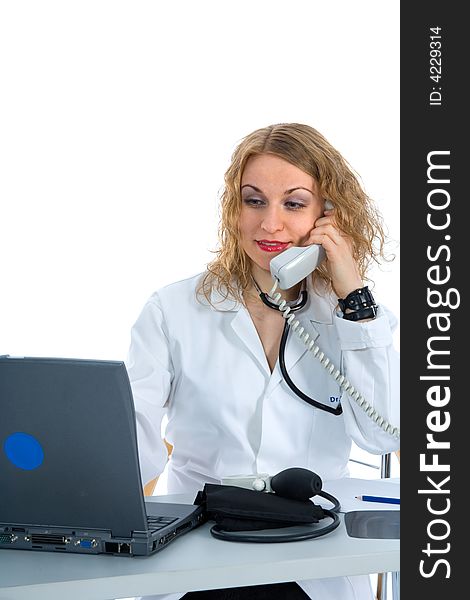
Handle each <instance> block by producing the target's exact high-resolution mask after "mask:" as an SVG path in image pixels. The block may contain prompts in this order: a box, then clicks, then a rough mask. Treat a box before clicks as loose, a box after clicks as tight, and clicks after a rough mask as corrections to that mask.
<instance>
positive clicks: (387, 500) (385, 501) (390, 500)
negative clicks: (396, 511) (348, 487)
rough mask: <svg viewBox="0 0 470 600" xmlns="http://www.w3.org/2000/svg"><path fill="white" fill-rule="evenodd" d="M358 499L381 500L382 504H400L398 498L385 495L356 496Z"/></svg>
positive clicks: (367, 500) (365, 500) (366, 500)
mask: <svg viewBox="0 0 470 600" xmlns="http://www.w3.org/2000/svg"><path fill="white" fill-rule="evenodd" d="M356 498H357V499H358V500H363V501H364V502H382V503H383V504H400V498H386V497H385V496H367V495H362V496H356Z"/></svg>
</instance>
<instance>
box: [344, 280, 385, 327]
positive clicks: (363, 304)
mask: <svg viewBox="0 0 470 600" xmlns="http://www.w3.org/2000/svg"><path fill="white" fill-rule="evenodd" d="M338 304H339V306H340V308H341V310H342V311H343V319H346V320H347V321H362V320H363V319H374V318H375V317H376V316H377V304H376V303H375V300H374V296H372V293H371V291H370V290H369V288H368V286H367V285H366V286H365V287H363V288H358V289H357V290H354V291H352V292H351V293H350V294H348V295H347V296H346V298H344V299H343V298H338ZM347 309H349V310H351V311H353V312H349V313H347V312H346V310H347Z"/></svg>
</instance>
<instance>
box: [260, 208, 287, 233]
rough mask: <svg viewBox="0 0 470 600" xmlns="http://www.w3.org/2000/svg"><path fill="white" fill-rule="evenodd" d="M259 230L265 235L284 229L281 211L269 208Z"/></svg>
mask: <svg viewBox="0 0 470 600" xmlns="http://www.w3.org/2000/svg"><path fill="white" fill-rule="evenodd" d="M261 228H262V229H264V230H265V231H266V232H267V233H275V232H276V231H281V230H282V229H284V221H283V219H282V214H281V210H280V209H279V208H277V207H270V208H268V209H267V211H266V212H265V213H264V215H263V219H262V221H261Z"/></svg>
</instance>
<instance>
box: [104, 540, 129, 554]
mask: <svg viewBox="0 0 470 600" xmlns="http://www.w3.org/2000/svg"><path fill="white" fill-rule="evenodd" d="M104 549H105V552H110V553H112V554H130V553H131V545H130V544H126V543H117V542H105V543H104Z"/></svg>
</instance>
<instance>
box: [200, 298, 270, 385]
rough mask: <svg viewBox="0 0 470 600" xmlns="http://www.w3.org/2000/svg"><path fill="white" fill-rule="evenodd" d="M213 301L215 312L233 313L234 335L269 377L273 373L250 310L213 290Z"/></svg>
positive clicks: (232, 325)
mask: <svg viewBox="0 0 470 600" xmlns="http://www.w3.org/2000/svg"><path fill="white" fill-rule="evenodd" d="M211 300H212V307H213V308H214V309H215V310H221V311H225V312H231V313H233V318H232V321H231V323H230V324H231V327H232V329H233V331H234V333H235V334H236V335H237V336H238V338H239V339H240V341H241V342H242V343H243V344H244V346H245V347H246V348H247V349H248V351H249V352H250V354H251V355H252V356H253V357H254V358H255V360H256V361H257V363H258V364H259V366H260V367H261V369H262V370H263V372H265V373H266V375H267V376H268V377H269V376H270V374H271V371H270V369H269V365H268V360H267V358H266V355H265V353H264V349H263V345H262V343H261V340H260V339H259V335H258V332H257V331H256V327H255V325H254V323H253V321H252V319H251V317H250V313H249V312H248V310H247V309H246V308H245V307H244V306H243V305H242V304H241V303H240V302H237V301H236V300H233V299H231V298H229V297H226V296H223V295H222V294H220V292H218V291H217V290H216V289H213V290H212V293H211Z"/></svg>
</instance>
